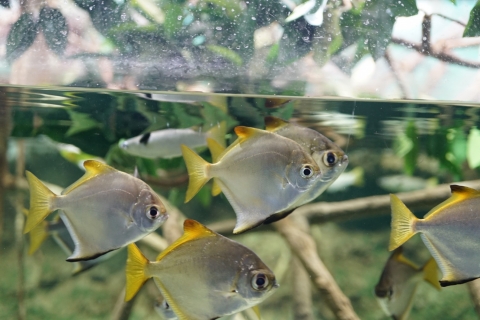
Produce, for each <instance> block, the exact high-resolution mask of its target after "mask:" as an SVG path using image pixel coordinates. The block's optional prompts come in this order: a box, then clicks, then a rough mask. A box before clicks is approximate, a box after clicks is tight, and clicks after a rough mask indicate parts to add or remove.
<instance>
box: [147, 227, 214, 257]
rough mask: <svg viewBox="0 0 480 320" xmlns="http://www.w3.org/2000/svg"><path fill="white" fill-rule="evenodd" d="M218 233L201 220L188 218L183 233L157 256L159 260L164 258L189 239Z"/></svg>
mask: <svg viewBox="0 0 480 320" xmlns="http://www.w3.org/2000/svg"><path fill="white" fill-rule="evenodd" d="M215 236H217V234H216V233H215V232H213V231H212V230H210V229H208V228H207V227H205V226H204V225H203V224H201V223H200V222H197V221H195V220H192V219H187V220H185V222H184V223H183V235H182V236H181V237H180V238H179V239H178V240H177V241H175V242H174V243H172V244H171V245H170V246H169V247H168V248H167V249H165V250H163V251H162V252H161V253H160V254H159V255H158V257H157V261H160V260H162V259H163V258H164V257H165V256H166V255H167V254H169V253H170V252H171V251H173V250H175V249H176V248H178V247H179V246H181V245H182V244H184V243H187V242H189V241H192V240H195V239H200V238H205V237H215Z"/></svg>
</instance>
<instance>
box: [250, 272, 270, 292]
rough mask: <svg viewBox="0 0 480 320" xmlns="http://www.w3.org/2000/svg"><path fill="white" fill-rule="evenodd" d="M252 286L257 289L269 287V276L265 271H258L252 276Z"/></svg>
mask: <svg viewBox="0 0 480 320" xmlns="http://www.w3.org/2000/svg"><path fill="white" fill-rule="evenodd" d="M252 287H253V289H255V290H263V289H265V288H266V287H268V278H267V276H266V275H265V274H263V273H257V274H256V275H254V276H253V278H252Z"/></svg>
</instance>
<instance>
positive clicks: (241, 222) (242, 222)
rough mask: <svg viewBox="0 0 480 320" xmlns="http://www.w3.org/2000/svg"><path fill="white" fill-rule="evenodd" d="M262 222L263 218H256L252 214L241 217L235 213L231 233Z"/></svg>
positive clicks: (236, 232)
mask: <svg viewBox="0 0 480 320" xmlns="http://www.w3.org/2000/svg"><path fill="white" fill-rule="evenodd" d="M264 222H265V219H258V218H255V217H253V216H249V217H242V216H241V215H238V214H237V224H236V225H235V229H233V234H239V233H243V232H245V231H247V230H250V229H253V228H255V227H258V226H259V225H261V224H263V223H264Z"/></svg>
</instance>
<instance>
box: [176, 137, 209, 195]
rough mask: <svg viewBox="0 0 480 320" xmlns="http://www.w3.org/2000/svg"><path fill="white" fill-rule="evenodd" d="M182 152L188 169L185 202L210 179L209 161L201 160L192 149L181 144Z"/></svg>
mask: <svg viewBox="0 0 480 320" xmlns="http://www.w3.org/2000/svg"><path fill="white" fill-rule="evenodd" d="M181 148H182V154H183V158H184V159H185V164H186V165H187V171H188V177H189V179H188V189H187V194H186V196H185V203H187V202H188V201H190V200H191V199H192V198H193V197H194V196H195V195H196V194H197V193H198V191H200V189H201V188H202V187H203V186H204V185H205V184H206V183H207V182H208V180H210V178H209V177H208V168H209V166H210V163H208V162H207V161H205V160H203V159H202V157H200V156H199V155H198V154H196V153H195V151H193V150H192V149H190V148H189V147H187V146H185V145H183V144H182V146H181Z"/></svg>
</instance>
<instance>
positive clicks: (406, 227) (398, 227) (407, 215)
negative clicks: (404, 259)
mask: <svg viewBox="0 0 480 320" xmlns="http://www.w3.org/2000/svg"><path fill="white" fill-rule="evenodd" d="M390 204H391V207H392V223H391V226H392V231H391V233H390V244H389V247H388V249H389V250H390V251H392V250H395V249H396V248H398V247H399V246H401V245H402V244H404V243H405V242H406V241H407V240H408V239H410V238H411V237H413V235H415V233H416V231H415V230H414V226H415V222H416V221H417V220H418V219H417V218H416V217H415V216H414V215H413V213H412V212H411V211H410V210H409V209H408V208H407V207H406V206H405V204H404V203H403V202H402V200H400V199H399V198H398V197H397V196H396V195H394V194H391V195H390Z"/></svg>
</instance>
